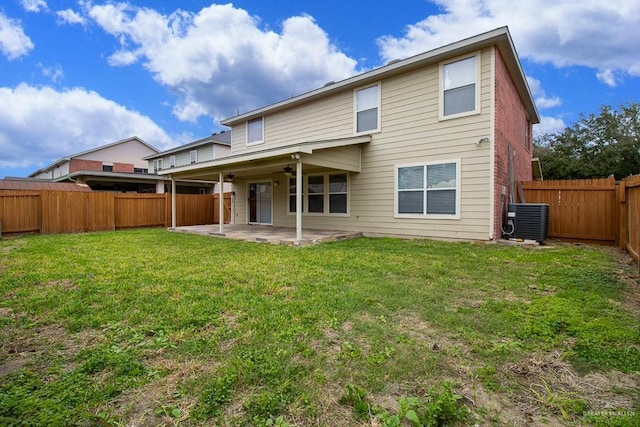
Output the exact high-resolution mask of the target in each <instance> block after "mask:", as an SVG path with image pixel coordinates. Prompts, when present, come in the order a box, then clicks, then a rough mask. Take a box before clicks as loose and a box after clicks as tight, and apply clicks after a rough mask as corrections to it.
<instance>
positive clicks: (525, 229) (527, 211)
mask: <svg viewBox="0 0 640 427" xmlns="http://www.w3.org/2000/svg"><path fill="white" fill-rule="evenodd" d="M507 216H508V218H509V220H510V221H513V233H512V234H511V237H515V238H516V239H526V240H535V241H537V242H540V243H542V242H543V241H545V240H546V239H547V237H548V235H549V205H547V204H543V203H512V204H510V205H509V213H508V215H507Z"/></svg>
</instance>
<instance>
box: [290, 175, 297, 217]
mask: <svg viewBox="0 0 640 427" xmlns="http://www.w3.org/2000/svg"><path fill="white" fill-rule="evenodd" d="M296 185H297V182H296V177H295V176H292V177H289V213H295V212H296V189H297V187H296Z"/></svg>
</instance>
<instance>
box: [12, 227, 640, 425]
mask: <svg viewBox="0 0 640 427" xmlns="http://www.w3.org/2000/svg"><path fill="white" fill-rule="evenodd" d="M636 273H637V270H636V269H635V267H634V266H633V265H632V264H631V263H630V261H628V259H627V258H626V256H624V255H623V254H620V253H618V252H616V251H615V250H613V249H603V248H597V247H589V246H577V245H568V244H557V245H553V246H551V247H543V248H524V247H505V246H501V245H493V244H474V243H446V242H435V241H429V240H410V241H407V240H396V239H365V238H363V239H356V240H350V241H343V242H336V243H329V244H323V245H320V246H313V247H302V248H297V247H284V246H271V245H265V244H256V243H246V242H238V241H226V240H221V239H215V238H208V237H203V236H193V235H186V234H181V233H168V232H166V231H165V230H159V229H149V230H135V231H122V232H108V233H92V234H78V235H59V236H27V237H21V238H16V239H5V240H2V241H0V295H1V296H2V298H1V300H0V424H1V425H43V426H44V425H47V426H48V425H183V426H184V425H212V424H214V425H257V426H268V425H280V426H286V425H291V426H294V425H295V426H311V425H314V426H315V425H322V426H324V425H326V426H365V425H370V426H382V425H387V426H394V425H446V424H451V423H453V424H457V425H473V424H475V423H477V424H480V425H531V424H547V425H558V424H560V425H580V424H593V425H616V426H625V425H629V426H632V425H640V417H639V414H640V392H639V390H640V372H639V371H640V328H639V320H640V286H639V284H638V282H639V280H638V279H639V278H638V275H637V274H636Z"/></svg>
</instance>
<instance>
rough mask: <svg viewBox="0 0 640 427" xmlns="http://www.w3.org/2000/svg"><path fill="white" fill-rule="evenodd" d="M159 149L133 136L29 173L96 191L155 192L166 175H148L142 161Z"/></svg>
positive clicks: (72, 155)
mask: <svg viewBox="0 0 640 427" xmlns="http://www.w3.org/2000/svg"><path fill="white" fill-rule="evenodd" d="M157 152H158V150H157V149H156V148H155V147H153V146H151V145H149V144H148V143H147V142H145V141H144V140H142V139H141V138H138V137H137V136H133V137H131V138H126V139H123V140H120V141H116V142H113V143H110V144H106V145H102V146H99V147H96V148H92V149H89V150H86V151H82V152H79V153H75V154H71V155H69V156H66V157H62V158H60V159H58V160H56V161H55V162H53V163H51V164H50V165H48V166H46V167H44V168H42V169H39V170H37V171H35V172H33V173H32V174H30V175H29V178H34V179H40V180H48V181H51V182H75V183H80V184H85V185H88V186H89V187H91V189H92V190H96V191H131V192H138V193H154V192H155V191H156V187H157V186H158V182H162V183H164V181H165V179H166V178H164V177H158V176H154V175H149V173H148V168H147V162H146V161H145V160H143V157H146V156H148V155H151V154H155V153H157Z"/></svg>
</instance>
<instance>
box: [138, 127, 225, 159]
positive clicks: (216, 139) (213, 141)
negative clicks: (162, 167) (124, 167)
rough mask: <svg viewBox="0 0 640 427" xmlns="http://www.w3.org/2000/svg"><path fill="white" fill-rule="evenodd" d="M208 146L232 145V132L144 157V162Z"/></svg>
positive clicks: (216, 134)
mask: <svg viewBox="0 0 640 427" xmlns="http://www.w3.org/2000/svg"><path fill="white" fill-rule="evenodd" d="M207 144H220V145H231V131H230V130H225V131H222V132H220V133H214V134H212V135H209V136H207V137H204V138H201V139H198V140H196V141H192V142H189V143H187V144H184V145H179V146H177V147H174V148H171V149H169V150H165V151H160V152H159V153H156V154H152V155H150V156H146V157H143V158H142V160H151V159H156V158H160V157H163V156H166V155H167V154H173V153H177V152H179V151H184V150H188V149H192V148H196V147H200V146H203V145H207Z"/></svg>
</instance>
